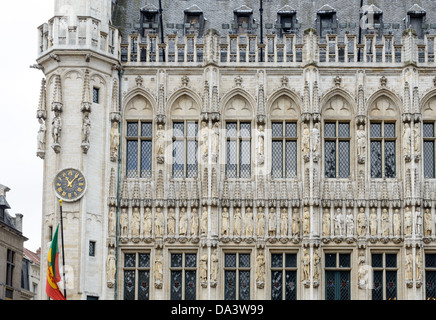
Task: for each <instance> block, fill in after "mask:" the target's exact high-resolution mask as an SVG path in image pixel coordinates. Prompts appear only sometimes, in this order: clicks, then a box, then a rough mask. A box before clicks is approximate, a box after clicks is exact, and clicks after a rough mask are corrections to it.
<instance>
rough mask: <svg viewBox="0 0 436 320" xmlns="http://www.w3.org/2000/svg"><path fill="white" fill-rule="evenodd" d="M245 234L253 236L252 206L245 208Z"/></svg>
mask: <svg viewBox="0 0 436 320" xmlns="http://www.w3.org/2000/svg"><path fill="white" fill-rule="evenodd" d="M244 222H245V236H246V237H252V236H253V231H254V230H253V229H254V227H253V213H252V212H251V208H250V207H248V208H247V209H246V210H245V221H244Z"/></svg>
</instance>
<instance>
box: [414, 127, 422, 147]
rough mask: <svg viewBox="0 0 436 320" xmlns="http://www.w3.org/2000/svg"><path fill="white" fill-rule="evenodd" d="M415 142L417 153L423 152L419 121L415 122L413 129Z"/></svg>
mask: <svg viewBox="0 0 436 320" xmlns="http://www.w3.org/2000/svg"><path fill="white" fill-rule="evenodd" d="M413 144H414V146H413V147H414V151H415V155H418V154H420V152H421V131H420V130H419V123H415V128H414V129H413Z"/></svg>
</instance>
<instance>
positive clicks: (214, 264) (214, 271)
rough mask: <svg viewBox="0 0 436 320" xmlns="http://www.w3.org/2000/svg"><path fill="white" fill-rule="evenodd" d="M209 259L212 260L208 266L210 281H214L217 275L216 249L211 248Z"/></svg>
mask: <svg viewBox="0 0 436 320" xmlns="http://www.w3.org/2000/svg"><path fill="white" fill-rule="evenodd" d="M210 260H211V261H212V263H211V267H210V281H212V282H216V281H217V277H218V255H217V252H216V249H214V250H213V252H212V255H211V256H210Z"/></svg>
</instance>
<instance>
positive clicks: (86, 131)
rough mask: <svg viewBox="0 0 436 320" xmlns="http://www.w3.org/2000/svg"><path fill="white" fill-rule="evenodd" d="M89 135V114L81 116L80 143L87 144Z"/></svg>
mask: <svg viewBox="0 0 436 320" xmlns="http://www.w3.org/2000/svg"><path fill="white" fill-rule="evenodd" d="M90 134H91V120H89V112H85V113H84V114H83V122H82V143H84V144H89V136H90Z"/></svg>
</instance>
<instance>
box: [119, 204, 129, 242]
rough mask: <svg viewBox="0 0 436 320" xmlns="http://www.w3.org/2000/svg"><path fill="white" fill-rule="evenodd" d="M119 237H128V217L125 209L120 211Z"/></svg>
mask: <svg viewBox="0 0 436 320" xmlns="http://www.w3.org/2000/svg"><path fill="white" fill-rule="evenodd" d="M120 224H121V236H122V237H127V236H128V235H129V215H128V214H127V208H122V209H121V217H120Z"/></svg>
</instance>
